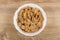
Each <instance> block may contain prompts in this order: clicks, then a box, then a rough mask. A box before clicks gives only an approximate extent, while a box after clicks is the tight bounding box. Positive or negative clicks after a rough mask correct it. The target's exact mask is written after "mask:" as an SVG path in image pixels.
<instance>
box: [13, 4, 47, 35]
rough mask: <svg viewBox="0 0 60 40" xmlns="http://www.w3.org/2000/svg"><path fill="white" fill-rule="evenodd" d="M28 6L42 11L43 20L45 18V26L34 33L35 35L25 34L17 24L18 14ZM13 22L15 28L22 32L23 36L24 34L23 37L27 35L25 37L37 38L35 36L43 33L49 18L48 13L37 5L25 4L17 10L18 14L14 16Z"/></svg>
mask: <svg viewBox="0 0 60 40" xmlns="http://www.w3.org/2000/svg"><path fill="white" fill-rule="evenodd" d="M26 6H30V7H33V8H37V9H39V10H40V11H41V13H42V16H43V18H44V21H43V25H42V28H40V29H39V30H38V31H37V32H34V33H27V32H24V31H23V30H21V29H20V27H19V26H18V24H17V21H16V19H17V17H18V13H19V11H20V10H21V9H22V8H24V7H26ZM13 21H14V26H15V28H16V29H17V30H18V32H20V33H21V34H23V35H25V36H35V35H38V34H40V33H41V32H42V31H43V29H44V28H45V26H46V21H47V18H46V13H45V12H44V10H43V9H42V8H41V7H40V6H38V5H37V4H33V3H28V4H24V5H22V6H20V7H19V8H18V9H17V10H16V12H15V14H14V19H13Z"/></svg>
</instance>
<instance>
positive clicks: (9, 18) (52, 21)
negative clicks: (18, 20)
mask: <svg viewBox="0 0 60 40" xmlns="http://www.w3.org/2000/svg"><path fill="white" fill-rule="evenodd" d="M25 3H35V4H38V5H40V6H41V7H42V8H43V9H44V10H45V12H46V14H47V25H46V28H45V29H44V30H43V32H41V34H39V35H37V36H34V37H33V38H31V37H27V36H24V35H22V34H20V33H19V32H18V31H17V30H16V29H15V27H14V25H13V16H14V12H15V11H16V10H17V8H18V7H19V6H20V5H23V4H25ZM0 40H60V0H0Z"/></svg>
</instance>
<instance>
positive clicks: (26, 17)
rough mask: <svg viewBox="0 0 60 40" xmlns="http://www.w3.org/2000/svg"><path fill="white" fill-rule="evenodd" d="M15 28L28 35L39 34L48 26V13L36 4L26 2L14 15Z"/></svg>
mask: <svg viewBox="0 0 60 40" xmlns="http://www.w3.org/2000/svg"><path fill="white" fill-rule="evenodd" d="M14 25H15V28H16V29H17V30H18V31H19V32H20V33H21V34H24V35H26V36H35V35H37V34H39V33H40V32H41V31H42V30H43V29H44V28H45V26H46V13H45V12H44V10H43V9H42V8H41V7H40V6H38V5H36V4H32V3H29V4H25V5H22V6H20V7H19V8H18V10H17V11H16V12H15V15H14Z"/></svg>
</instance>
